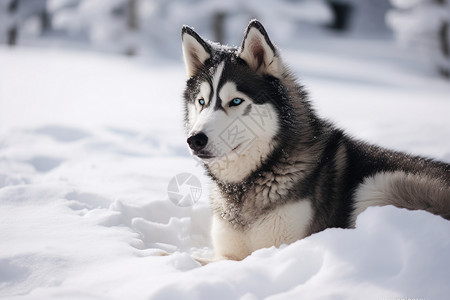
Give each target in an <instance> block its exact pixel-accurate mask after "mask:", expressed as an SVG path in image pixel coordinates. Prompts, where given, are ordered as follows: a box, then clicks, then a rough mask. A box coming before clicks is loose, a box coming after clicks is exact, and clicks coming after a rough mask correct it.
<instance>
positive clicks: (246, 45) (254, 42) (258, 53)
mask: <svg viewBox="0 0 450 300" xmlns="http://www.w3.org/2000/svg"><path fill="white" fill-rule="evenodd" d="M239 57H240V58H241V59H243V60H244V61H245V62H246V63H247V64H248V65H249V67H250V68H252V69H253V70H254V71H256V72H260V73H268V74H271V75H274V76H276V75H278V74H279V70H280V59H279V57H278V53H277V49H276V47H275V46H274V45H273V44H272V42H271V41H270V39H269V36H268V35H267V32H266V30H265V29H264V27H263V26H262V24H261V23H259V22H258V21H257V20H252V21H251V22H250V24H249V25H248V27H247V30H246V31H245V36H244V40H243V41H242V46H241V50H240V53H239Z"/></svg>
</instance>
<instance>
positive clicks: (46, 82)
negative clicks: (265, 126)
mask: <svg viewBox="0 0 450 300" xmlns="http://www.w3.org/2000/svg"><path fill="white" fill-rule="evenodd" d="M252 18H257V19H259V20H260V21H261V22H262V23H263V24H264V26H265V28H266V29H267V32H268V34H269V36H270V37H271V40H272V41H273V43H274V44H276V45H277V46H279V48H280V49H281V54H282V57H283V59H284V61H285V62H286V64H287V65H289V66H290V68H291V70H292V72H293V73H294V74H295V75H297V76H298V78H299V82H300V83H301V84H302V85H304V86H305V89H306V91H307V92H308V94H309V96H310V98H311V102H312V105H313V107H314V108H315V110H316V111H317V114H318V115H319V116H320V117H323V118H326V119H328V120H330V121H331V122H333V123H334V124H336V126H338V127H339V128H342V129H344V130H345V131H346V132H347V133H348V134H349V135H351V136H353V137H355V138H357V139H362V140H365V141H367V142H369V143H373V144H377V145H380V146H383V147H387V148H390V149H394V150H399V151H405V152H408V153H413V154H415V155H422V156H426V157H430V158H433V159H436V160H440V161H443V162H446V163H450V138H449V137H450V81H449V70H450V53H449V51H450V50H449V48H450V44H449V41H450V30H449V23H450V0H390V1H389V0H278V1H276V0H247V1H239V0H185V1H182V0H0V298H2V299H14V300H19V299H20V300H25V299H31V300H36V299H45V300H47V299H55V300H59V299H77V300H78V299H118V300H123V299H133V300H140V299H164V300H166V299H201V300H203V299H224V300H225V299H226V300H229V299H242V300H257V299H307V300H316V299H320V300H322V299H346V300H347V299H349V300H353V299H355V300H356V299H369V300H371V299H376V300H382V299H386V300H388V299H389V300H394V299H396V300H398V299H422V300H424V299H427V300H448V299H449V297H448V295H450V285H449V282H450V277H449V270H450V260H449V253H450V239H449V236H450V235H449V233H450V222H448V221H447V220H444V219H443V218H441V217H438V216H435V215H432V214H430V213H427V212H424V211H407V210H404V209H398V208H394V207H389V206H388V207H374V208H370V209H368V210H366V211H365V212H363V213H362V214H361V215H360V216H358V219H357V224H356V228H355V229H340V228H330V229H327V230H324V231H322V232H319V233H317V234H314V235H312V236H310V237H307V238H305V239H302V240H300V241H297V242H294V243H292V244H291V245H282V246H281V247H280V248H274V247H272V248H267V249H261V250H257V251H255V252H254V253H253V254H252V255H250V256H249V257H248V258H246V259H244V260H243V261H240V262H234V261H221V262H216V263H212V264H209V265H207V266H204V267H201V266H200V265H199V264H198V263H197V262H196V261H195V260H194V259H193V258H192V256H201V257H212V256H213V254H214V253H213V252H214V251H213V249H212V245H211V239H210V234H209V231H210V226H211V209H210V206H209V195H208V192H209V189H208V180H209V179H208V177H207V176H206V175H205V172H204V169H203V167H202V165H201V164H200V163H199V162H198V161H197V160H195V158H193V157H192V156H191V155H190V153H189V151H188V147H187V144H186V136H185V132H184V128H183V119H184V111H183V103H182V101H183V100H182V94H183V89H184V85H185V82H186V72H185V68H184V66H183V62H182V51H181V27H182V25H184V24H186V25H190V26H193V27H194V28H195V30H196V31H197V32H198V33H199V34H200V35H201V36H203V37H204V38H207V39H210V40H213V41H220V42H222V43H226V44H229V45H240V43H241V39H242V38H243V34H244V29H245V28H246V26H247V24H248V22H249V20H250V19H252ZM186 174H187V175H188V176H186ZM195 177H196V178H197V179H198V181H195V182H196V183H197V184H196V185H194V184H192V185H189V184H188V183H187V181H188V180H185V181H184V183H186V184H179V185H177V184H176V183H180V182H182V181H183V180H184V179H186V178H195ZM183 178H184V179H183ZM174 182H175V184H173V183H174ZM193 182H194V181H193ZM193 188H194V189H193ZM193 190H194V191H196V193H195V196H196V197H199V198H195V200H196V201H197V202H195V201H186V203H188V204H189V205H184V202H182V201H181V200H180V201H178V202H177V201H176V200H175V201H174V197H170V196H169V195H172V196H173V195H175V196H177V197H178V196H182V197H183V198H181V199H188V200H189V199H191V200H192V199H194V198H193V197H191V198H189V197H187V196H189V195H190V196H194V195H193V192H192V191H193ZM176 199H179V197H178V198H176ZM193 202H195V203H193ZM182 204H183V205H182ZM191 204H192V205H191ZM161 251H165V252H168V253H170V255H168V256H161V255H160V254H161Z"/></svg>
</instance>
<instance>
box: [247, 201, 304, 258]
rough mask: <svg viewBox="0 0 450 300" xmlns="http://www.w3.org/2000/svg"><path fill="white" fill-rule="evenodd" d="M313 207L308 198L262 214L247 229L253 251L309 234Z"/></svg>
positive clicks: (248, 241)
mask: <svg viewBox="0 0 450 300" xmlns="http://www.w3.org/2000/svg"><path fill="white" fill-rule="evenodd" d="M312 215H313V213H312V207H311V203H310V201H308V200H303V201H297V202H291V203H287V204H284V205H282V206H280V207H277V208H275V209H273V210H272V211H270V212H269V213H267V214H265V215H263V216H260V217H259V218H258V219H257V220H255V222H253V223H252V224H251V225H249V227H248V229H247V230H245V232H244V236H245V239H246V243H247V245H248V248H249V250H250V251H251V252H253V251H255V250H257V249H261V248H266V247H272V246H276V247H278V246H280V245H282V244H290V243H293V242H295V241H297V240H299V239H302V238H304V237H306V236H307V235H309V226H310V222H311V219H312Z"/></svg>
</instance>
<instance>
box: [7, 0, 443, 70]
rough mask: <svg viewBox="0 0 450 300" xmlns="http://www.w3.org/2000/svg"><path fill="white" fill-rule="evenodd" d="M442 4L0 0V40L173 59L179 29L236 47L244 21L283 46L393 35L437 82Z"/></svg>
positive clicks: (408, 0) (422, 0) (400, 0)
mask: <svg viewBox="0 0 450 300" xmlns="http://www.w3.org/2000/svg"><path fill="white" fill-rule="evenodd" d="M449 2H450V1H447V0H390V1H389V0H280V1H276V2H275V1H273V0H260V1H257V0H249V1H235V0H231V1H217V0H213V1H210V0H184V1H183V0H0V43H3V44H8V45H10V46H16V45H40V46H53V47H55V46H61V47H76V48H80V47H81V48H89V49H92V50H98V51H108V52H114V53H121V54H126V55H141V56H146V55H148V56H150V55H151V56H154V55H157V56H159V57H163V58H170V59H180V57H181V56H180V49H179V48H180V47H179V31H180V28H181V26H182V25H184V24H189V25H190V26H193V27H195V28H196V29H197V30H198V31H199V32H201V33H202V34H203V35H204V36H206V37H210V39H211V40H214V41H218V42H222V43H229V44H233V45H238V44H239V42H240V41H239V38H240V36H239V35H238V34H236V33H237V32H241V31H242V28H244V27H245V25H246V24H247V23H248V20H250V19H252V18H258V19H260V20H261V21H262V22H263V23H264V24H266V26H267V27H268V28H276V30H272V31H273V33H272V35H273V39H274V40H276V41H277V42H278V44H279V45H280V46H281V47H282V48H283V47H285V46H286V45H290V44H291V45H292V44H293V43H294V44H295V42H294V41H295V39H296V38H297V37H305V36H307V37H314V36H316V35H323V34H325V35H326V34H329V35H347V36H348V35H351V36H356V37H360V38H367V37H378V38H381V37H385V38H386V37H394V38H395V39H397V40H398V42H399V43H401V44H402V45H403V46H405V47H410V48H411V50H412V51H420V52H421V53H422V55H423V57H426V58H427V59H428V61H429V63H430V64H431V65H432V66H433V67H434V68H435V69H436V70H437V72H438V73H440V74H441V75H442V76H443V77H447V78H448V77H449V74H450V73H449V70H450V38H449V37H450V30H449V23H450V4H449Z"/></svg>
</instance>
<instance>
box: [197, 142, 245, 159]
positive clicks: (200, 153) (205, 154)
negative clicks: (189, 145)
mask: <svg viewBox="0 0 450 300" xmlns="http://www.w3.org/2000/svg"><path fill="white" fill-rule="evenodd" d="M240 147H241V144H239V145H237V146H236V147H234V148H233V149H232V150H231V151H230V152H228V153H226V154H220V155H212V154H211V153H210V152H209V151H195V152H193V153H192V154H194V155H195V156H197V157H198V158H200V159H201V160H205V161H211V160H215V159H221V158H225V157H227V156H228V155H230V154H232V153H234V152H236V151H237V150H238V149H240Z"/></svg>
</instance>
